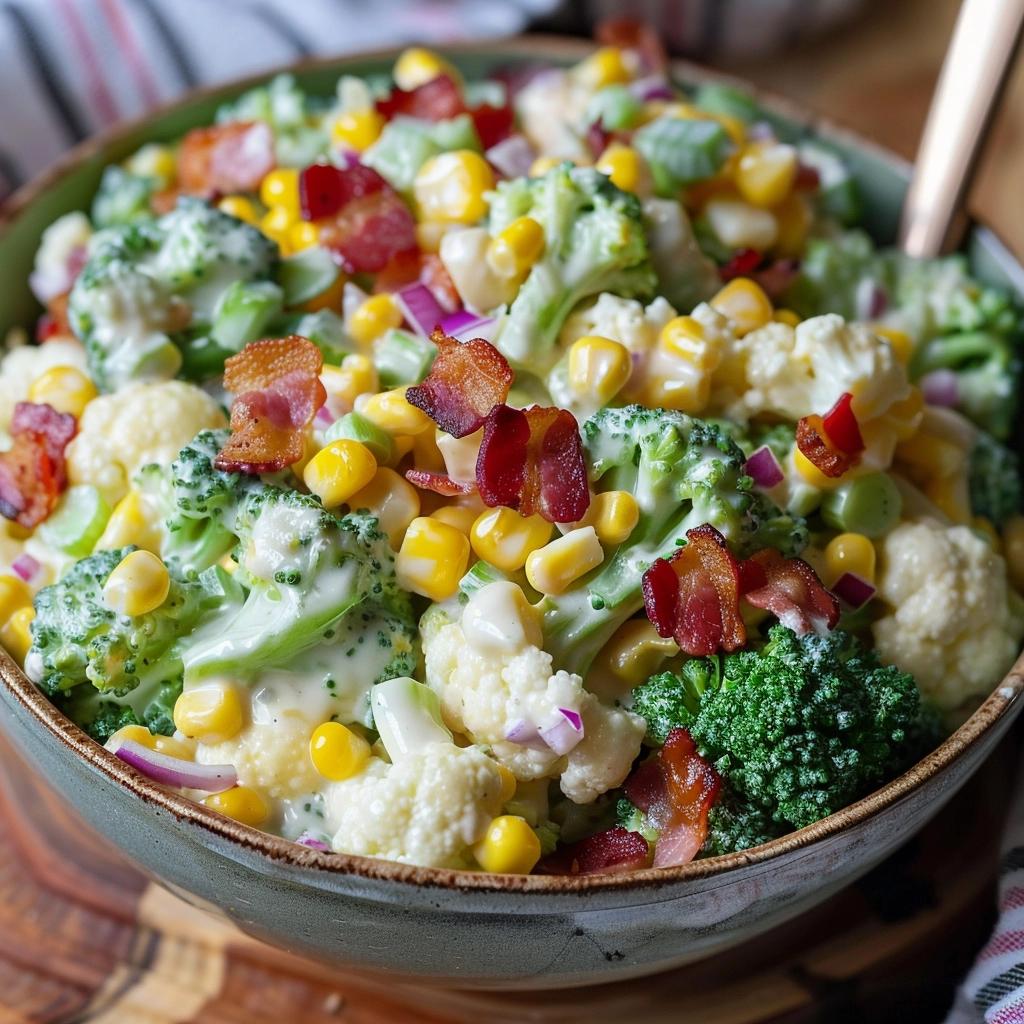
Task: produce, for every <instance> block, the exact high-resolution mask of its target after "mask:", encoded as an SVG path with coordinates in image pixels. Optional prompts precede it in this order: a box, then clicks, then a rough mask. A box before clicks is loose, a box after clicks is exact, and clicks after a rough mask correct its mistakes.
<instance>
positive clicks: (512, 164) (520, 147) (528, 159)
mask: <svg viewBox="0 0 1024 1024" xmlns="http://www.w3.org/2000/svg"><path fill="white" fill-rule="evenodd" d="M484 156H485V157H487V162H488V163H489V164H490V165H491V166H492V167H493V168H494V169H495V170H496V171H497V172H498V173H499V174H502V175H504V176H505V177H506V178H522V177H525V176H526V175H527V174H529V173H530V168H531V167H532V166H533V161H534V160H536V159H537V152H536V150H535V149H534V148H533V146H531V145H530V141H529V139H527V138H526V136H525V135H519V134H515V135H510V136H509V137H508V138H507V139H502V140H501V142H497V143H495V144H494V145H493V146H491V148H490V149H489V150H487V152H486V153H484Z"/></svg>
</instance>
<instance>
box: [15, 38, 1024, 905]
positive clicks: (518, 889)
mask: <svg viewBox="0 0 1024 1024" xmlns="http://www.w3.org/2000/svg"><path fill="white" fill-rule="evenodd" d="M436 49H437V50H438V51H439V52H441V53H444V54H451V55H453V56H456V57H457V56H458V55H460V54H471V55H474V56H475V55H480V56H493V57H495V58H498V59H500V58H501V57H502V56H528V57H538V58H544V57H549V58H557V59H561V60H564V59H567V58H569V59H572V58H576V57H580V56H583V55H585V54H587V53H589V52H591V51H592V49H593V44H592V43H591V42H589V41H587V40H578V39H572V38H563V37H560V36H553V35H543V34H529V35H520V36H512V37H507V38H501V39H495V40H487V41H484V42H461V43H455V44H451V45H445V46H439V47H436ZM400 52H401V48H400V47H394V48H387V49H381V50H373V51H367V52H361V53H356V54H346V55H343V56H337V57H320V58H314V59H306V60H302V61H298V62H290V63H288V64H286V65H282V66H278V67H275V68H271V69H269V70H266V71H263V72H260V73H258V74H254V75H247V76H244V77H241V78H236V79H232V80H231V81H228V82H223V83H218V84H216V85H211V86H204V87H201V88H198V89H192V90H190V91H188V92H187V93H185V94H184V95H182V96H180V97H179V98H177V99H175V100H174V101H172V102H170V103H165V104H162V105H160V106H158V107H157V108H155V109H153V110H151V111H149V112H147V113H146V114H145V115H144V116H142V117H138V118H134V119H132V120H129V121H125V122H121V123H119V124H117V125H114V126H113V127H111V128H109V129H107V130H105V131H103V132H101V133H98V134H97V135H95V136H92V137H90V138H88V139H86V140H84V141H82V142H80V143H79V144H78V145H76V146H75V147H74V148H72V149H71V150H69V151H68V152H67V153H65V154H63V155H62V156H61V157H60V158H58V159H57V160H56V161H55V162H54V163H53V164H51V165H50V166H49V167H48V168H47V169H45V170H43V171H42V172H41V173H39V174H38V175H36V176H35V177H33V178H32V179H31V180H30V181H28V182H27V183H26V184H24V185H22V186H21V187H20V188H19V189H18V190H17V191H16V192H14V193H13V194H12V195H11V196H10V197H9V198H8V199H7V200H6V201H5V202H4V203H3V205H2V206H0V239H2V237H3V236H4V235H6V234H7V233H8V231H9V230H10V229H11V227H12V226H13V225H14V223H15V222H16V221H17V220H18V218H19V217H20V216H21V215H22V214H23V213H24V212H25V211H26V210H27V209H28V208H29V207H31V205H32V204H33V203H34V202H35V201H36V199H38V197H39V196H41V195H42V194H43V193H44V192H46V191H47V190H48V189H49V188H51V187H52V186H54V185H55V184H57V183H58V182H59V181H61V180H62V179H64V178H65V177H67V176H69V175H71V174H73V173H74V172H75V171H77V170H78V169H79V167H80V165H81V164H83V163H84V162H85V161H87V160H89V159H91V158H93V157H95V156H98V155H100V154H101V153H102V152H103V151H104V150H105V149H107V148H108V147H110V146H112V145H115V144H117V143H118V142H120V141H121V140H122V139H124V138H125V137H127V136H128V135H130V134H131V133H133V132H135V131H137V130H139V129H142V128H144V127H145V125H146V124H147V123H148V122H149V121H151V120H153V119H154V118H157V117H161V116H163V115H166V114H169V113H174V112H176V111H179V110H183V109H185V108H188V107H190V106H191V105H193V104H194V103H196V102H197V101H200V100H205V99H212V98H215V97H216V96H218V95H222V94H227V93H231V92H234V91H236V90H239V89H244V88H248V87H251V86H253V85H257V84H259V83H261V82H265V81H267V80H269V79H270V78H272V77H273V76H274V75H277V74H281V73H287V72H302V71H309V70H320V69H329V68H337V69H338V71H339V73H343V72H344V69H345V67H346V66H348V65H358V64H361V63H365V62H367V61H373V60H388V59H393V58H394V57H395V56H397V55H398V54H399V53H400ZM671 68H672V74H673V77H675V78H678V79H680V80H682V81H685V82H687V83H697V82H726V83H732V84H737V85H740V86H742V87H743V88H744V89H746V90H747V91H748V92H750V94H751V95H753V96H755V97H756V99H757V101H758V103H759V104H760V105H762V106H763V107H764V108H765V109H767V110H769V111H771V112H774V113H778V114H779V115H781V116H783V117H786V118H787V119H790V120H792V121H793V122H795V123H797V124H800V125H802V126H803V127H806V128H808V129H812V130H813V131H815V132H816V133H820V134H821V135H822V136H823V137H826V138H832V139H838V140H841V141H843V142H845V143H847V144H848V145H850V146H853V147H856V148H857V149H858V150H860V151H862V152H868V153H871V154H872V155H873V156H874V157H875V158H877V159H878V160H880V161H882V162H884V163H887V164H888V165H889V166H890V167H892V168H894V169H896V170H897V171H899V172H900V173H902V174H903V175H904V176H906V175H907V173H908V170H909V168H910V166H911V165H910V164H909V163H908V162H907V161H906V160H904V159H902V158H901V157H899V156H897V155H896V154H894V153H892V152H891V151H889V150H888V149H886V148H884V147H882V146H880V145H878V144H877V143H875V142H872V141H871V140H868V139H865V138H863V137H862V136H860V135H859V134H858V133H857V132H854V131H851V130H850V129H847V128H844V127H842V126H840V125H837V124H836V123H835V122H834V121H832V120H831V119H829V118H826V117H823V116H821V115H820V114H818V113H816V112H814V111H813V109H811V108H808V107H806V106H803V105H801V104H798V103H797V102H795V101H794V100H790V99H787V98H784V97H781V96H778V95H777V94H775V93H773V92H771V91H770V90H764V89H761V88H758V87H755V86H754V85H753V84H752V83H750V82H747V81H746V80H744V79H742V78H739V77H737V76H734V75H729V74H726V73H722V72H718V71H714V70H711V69H708V68H704V67H701V66H700V65H697V64H694V63H691V62H689V61H684V60H673V61H672V64H671ZM980 229H981V230H982V231H984V232H985V233H987V234H989V235H990V236H991V237H992V239H993V240H994V241H995V243H996V245H997V246H998V247H999V248H1000V249H1001V250H1003V252H1004V254H1005V255H1006V256H1007V257H1009V259H1010V260H1011V264H1012V265H1011V267H1010V268H1009V269H1010V271H1011V273H1012V274H1013V276H1018V275H1017V272H1018V271H1019V272H1020V274H1019V276H1020V280H1021V282H1024V269H1022V268H1021V264H1020V263H1019V262H1017V261H1016V259H1014V258H1013V256H1012V253H1011V250H1010V249H1009V247H1008V246H1007V245H1006V244H1005V243H1004V242H1003V241H1002V240H1001V239H1000V237H999V235H998V234H997V233H996V232H995V231H993V230H992V229H991V228H990V227H988V226H987V225H984V224H981V225H980ZM0 681H2V683H3V685H4V686H5V687H6V688H7V689H8V690H9V691H10V693H11V695H12V696H13V698H14V699H15V701H16V702H17V703H18V704H20V705H21V707H22V709H23V710H24V711H25V712H27V714H28V716H29V718H30V719H34V720H35V724H39V725H41V726H43V728H44V730H45V731H46V732H48V733H49V734H50V735H51V736H52V737H53V738H54V739H56V740H57V741H58V742H59V743H61V744H62V745H63V746H64V747H66V748H67V749H68V750H69V751H70V752H71V754H72V755H73V756H76V757H80V758H82V759H83V760H84V761H85V763H86V764H87V765H88V766H89V767H91V768H92V769H93V770H94V771H96V772H98V773H100V774H101V775H103V776H105V777H106V779H107V780H108V781H110V782H112V783H113V784H114V785H116V786H118V787H120V788H123V789H124V790H126V791H127V792H128V794H130V795H131V796H133V797H137V798H139V799H141V800H142V801H143V802H144V803H147V804H149V805H150V806H151V807H153V808H155V809H157V810H158V811H165V812H167V813H168V814H170V815H171V816H172V817H173V818H174V819H176V820H177V821H179V822H182V823H185V822H188V823H190V824H192V825H194V826H196V827H197V828H198V829H200V830H205V831H206V832H207V833H209V834H210V835H211V836H212V837H214V838H216V839H218V840H224V841H227V842H228V843H229V844H231V843H235V844H238V845H239V846H240V847H241V848H242V849H243V850H245V851H248V852H250V853H253V854H257V855H259V856H261V857H263V858H266V859H267V860H269V861H271V862H273V863H275V864H276V865H278V866H288V867H293V868H300V869H303V868H311V869H315V871H316V872H317V873H320V874H326V875H330V876H358V877H360V878H363V879H366V880H368V881H375V882H390V883H396V884H398V885H404V886H415V887H417V888H424V887H426V888H439V889H447V890H456V891H463V892H486V893H492V894H501V895H515V894H531V895H533V894H540V893H556V894H562V895H566V894H590V893H599V892H609V891H622V890H626V891H628V890H631V889H632V890H642V889H650V888H662V887H664V886H667V885H670V884H677V883H685V882H690V881H697V880H701V879H707V878H711V877H714V876H719V875H727V874H728V873H729V872H731V871H735V870H737V869H740V868H745V867H751V866H755V865H760V864H766V863H770V862H771V861H774V860H777V859H779V858H781V857H782V856H784V855H785V854H789V853H793V852H796V851H798V850H801V849H803V848H805V847H808V846H810V845H812V844H814V843H817V842H819V841H823V840H825V839H828V838H830V837H834V836H837V835H839V834H840V833H842V832H844V831H845V830H847V829H849V828H852V827H854V826H856V825H859V824H862V823H864V822H866V821H868V820H869V819H871V818H873V817H875V816H876V815H878V814H880V813H881V812H882V811H884V810H886V809H887V808H890V807H892V806H893V805H895V804H897V803H898V802H900V801H901V800H903V799H905V798H907V797H909V796H910V795H911V794H912V793H914V792H915V791H916V790H918V789H920V788H921V787H922V786H924V785H925V784H926V783H927V782H928V781H930V780H931V779H933V778H934V777H935V776H936V775H938V774H939V773H940V772H941V771H942V770H943V769H944V768H946V767H947V766H949V765H950V764H952V763H953V762H954V761H956V760H957V759H958V758H960V757H961V756H963V755H964V754H966V753H967V751H968V750H969V749H970V748H971V747H973V746H975V745H976V744H978V743H979V742H981V741H982V740H983V739H984V738H985V736H986V735H987V734H988V733H990V732H991V731H992V730H994V729H995V728H996V727H997V726H998V724H999V723H1000V722H1001V720H1002V719H1003V718H1004V716H1005V715H1006V714H1007V713H1008V712H1009V711H1010V709H1011V708H1013V707H1014V705H1015V704H1016V703H1017V702H1018V701H1019V700H1020V699H1021V696H1022V694H1024V653H1022V654H1021V655H1020V656H1019V657H1018V659H1017V661H1016V663H1015V664H1014V665H1013V667H1012V668H1011V669H1010V671H1009V672H1008V673H1007V675H1006V677H1005V678H1004V679H1003V681H1002V682H1001V683H1000V684H999V685H997V686H996V687H995V688H994V689H993V692H992V693H991V694H990V695H989V696H988V697H987V698H986V699H985V700H984V702H983V703H982V704H981V705H980V706H979V707H978V708H977V709H976V710H975V712H974V713H973V714H972V715H971V716H970V717H969V718H968V719H967V721H965V722H964V723H963V724H962V725H961V726H960V727H959V728H958V729H957V730H956V731H955V732H953V733H952V734H951V735H950V736H949V737H948V738H947V739H946V740H945V741H944V742H943V743H942V744H940V745H939V746H938V747H937V748H936V749H935V750H933V751H931V752H930V753H929V754H927V755H926V756H925V757H924V758H922V759H921V760H920V761H918V762H917V763H916V764H914V765H913V766H912V767H910V768H909V769H908V770H907V771H906V772H904V773H903V774H902V775H900V776H898V777H897V778H895V779H893V780H891V781H890V782H888V783H886V784H885V785H884V786H882V787H880V788H879V789H877V790H875V791H873V792H872V793H870V794H868V795H867V796H865V797H863V798H862V799H860V800H858V801H856V802H855V803H853V804H850V805H849V806H847V807H844V808H843V809H842V810H840V811H837V812H836V813H834V814H831V815H829V816H828V817H827V818H823V819H821V820H820V821H817V822H815V823H814V824H812V825H809V826H807V827H806V828H802V829H799V830H798V831H795V832H790V833H788V834H787V835H784V836H781V837H779V838H778V839H773V840H771V841H770V842H768V843H764V844H762V845H760V846H756V847H752V848H750V849H748V850H742V851H739V852H737V853H731V854H725V855H721V856H717V857H708V858H706V859H704V860H698V861H691V862H690V863H689V864H683V865H679V866H677V867H670V868H646V869H644V870H641V871H636V872H630V873H621V874H608V873H603V874H595V875H496V874H486V873H484V872H476V871H465V870H455V869H449V868H430V867H419V866H416V865H411V864H404V863H400V862H397V861H389V860H383V859H379V858H374V857H365V856H357V855H353V854H342V853H326V852H321V851H318V850H314V849H311V848H309V847H304V846H300V845H298V844H297V843H295V842H292V841H291V840H288V839H284V838H283V837H281V836H277V835H273V834H271V833H269V832H262V831H260V830H259V829H256V828H252V827H250V826H247V825H242V824H240V823H238V822H236V821H234V820H232V819H230V818H227V817H225V816H223V815H221V814H218V813H217V812H216V811H213V810H211V809H210V808H208V807H206V806H204V805H203V804H201V803H199V802H198V801H194V800H191V799H189V798H187V797H185V796H183V795H182V794H180V793H176V792H173V791H171V790H167V789H164V788H162V787H161V786H159V785H157V784H156V783H154V782H151V781H150V780H149V779H147V778H146V777H145V776H143V775H141V774H139V773H138V772H137V771H136V770H135V769H133V768H131V767H129V766H128V765H127V764H126V763H125V762H123V761H121V760H120V759H119V758H117V757H116V756H114V755H113V754H112V753H110V752H109V751H108V750H107V749H106V748H104V747H103V746H101V745H100V744H99V743H97V742H96V741H95V740H93V739H91V738H90V737H88V736H87V735H86V734H85V733H84V732H83V731H82V730H81V729H79V728H78V726H76V725H75V724H74V723H73V722H72V721H71V720H70V719H69V718H67V717H66V716H65V715H64V714H63V713H61V712H60V711H59V710H58V709H57V708H56V707H55V706H54V705H53V704H51V703H50V701H49V700H48V699H47V698H46V697H45V696H44V695H43V693H42V691H40V690H39V689H38V688H37V687H36V686H35V685H34V684H33V683H32V682H31V681H30V680H29V679H28V677H27V676H26V675H25V674H24V672H22V670H21V669H20V668H19V667H18V666H17V664H16V663H15V662H14V661H13V659H11V657H10V656H9V655H8V654H7V653H6V651H4V650H3V649H2V648H0ZM0 721H2V719H0Z"/></svg>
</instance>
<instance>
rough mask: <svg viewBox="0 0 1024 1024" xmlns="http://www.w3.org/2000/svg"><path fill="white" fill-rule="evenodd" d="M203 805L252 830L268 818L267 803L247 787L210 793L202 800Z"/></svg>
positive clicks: (236, 787)
mask: <svg viewBox="0 0 1024 1024" xmlns="http://www.w3.org/2000/svg"><path fill="white" fill-rule="evenodd" d="M203 803H204V804H205V805H206V806H207V807H209V808H210V809H211V810H213V811H217V813H218V814H223V815H224V816H225V817H227V818H233V819H234V820H235V821H237V822H239V823H240V824H242V825H251V826H252V827H253V828H258V827H259V826H260V825H262V824H263V823H264V822H265V821H266V820H267V818H269V817H270V808H269V807H268V806H267V801H266V800H265V799H264V798H263V797H262V796H261V795H260V794H259V793H257V792H256V790H255V789H250V788H249V787H248V786H232V787H231V789H225V790H224V792H223V793H211V794H210V795H209V796H208V797H204V798H203Z"/></svg>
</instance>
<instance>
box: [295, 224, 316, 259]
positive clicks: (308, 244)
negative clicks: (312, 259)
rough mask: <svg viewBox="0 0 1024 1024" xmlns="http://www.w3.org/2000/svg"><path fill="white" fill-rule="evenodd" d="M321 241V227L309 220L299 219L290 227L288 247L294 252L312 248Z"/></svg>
mask: <svg viewBox="0 0 1024 1024" xmlns="http://www.w3.org/2000/svg"><path fill="white" fill-rule="evenodd" d="M319 241H320V229H319V228H318V227H317V226H316V225H315V224H314V223H313V222H312V221H308V220H297V221H296V222H295V223H294V224H293V225H292V226H291V227H290V228H289V229H288V247H289V248H290V249H291V251H292V252H302V250H303V249H311V248H312V247H313V246H314V245H316V244H317V242H319Z"/></svg>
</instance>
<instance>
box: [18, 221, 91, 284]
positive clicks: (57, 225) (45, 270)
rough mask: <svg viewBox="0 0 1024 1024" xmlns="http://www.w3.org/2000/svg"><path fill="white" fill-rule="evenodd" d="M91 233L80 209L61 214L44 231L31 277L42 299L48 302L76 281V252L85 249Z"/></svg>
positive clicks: (31, 281)
mask: <svg viewBox="0 0 1024 1024" xmlns="http://www.w3.org/2000/svg"><path fill="white" fill-rule="evenodd" d="M91 236H92V225H91V224H90V223H89V218H88V217H86V215H85V214H84V213H82V212H81V211H80V210H75V211H74V212H73V213H65V214H64V216H63V217H58V218H57V219H56V220H55V221H54V222H53V223H52V224H51V225H50V226H49V227H48V228H47V229H46V230H45V231H44V232H43V237H42V239H40V242H39V248H38V249H37V250H36V260H35V269H34V270H33V271H32V274H31V276H30V277H29V284H31V286H32V291H33V292H34V293H35V296H36V298H38V299H39V301H40V302H43V303H46V302H49V300H50V299H52V298H55V297H56V296H58V295H61V294H63V293H64V292H66V291H68V289H69V288H70V287H71V285H72V284H74V277H73V275H72V269H71V266H72V262H73V259H74V257H75V255H76V252H84V250H85V247H86V246H87V245H88V244H89V239H90V237H91Z"/></svg>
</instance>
